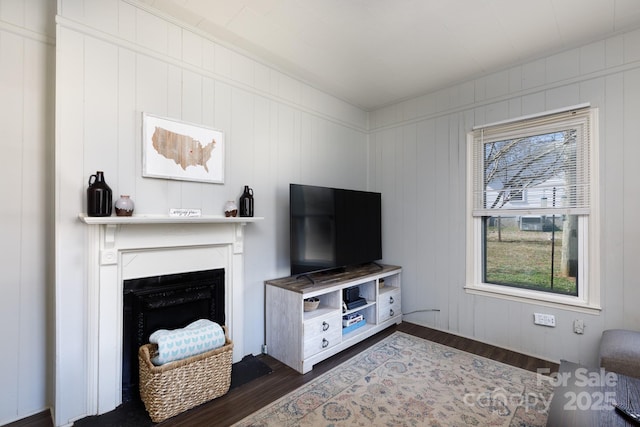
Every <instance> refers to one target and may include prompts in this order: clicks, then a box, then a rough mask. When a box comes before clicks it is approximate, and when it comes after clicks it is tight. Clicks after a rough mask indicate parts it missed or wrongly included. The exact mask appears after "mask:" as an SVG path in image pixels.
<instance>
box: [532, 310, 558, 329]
mask: <svg viewBox="0 0 640 427" xmlns="http://www.w3.org/2000/svg"><path fill="white" fill-rule="evenodd" d="M533 323H535V324H536V325H542V326H549V327H551V328H555V327H556V316H554V315H553V314H543V313H533Z"/></svg>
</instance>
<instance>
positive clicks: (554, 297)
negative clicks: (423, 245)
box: [464, 283, 602, 314]
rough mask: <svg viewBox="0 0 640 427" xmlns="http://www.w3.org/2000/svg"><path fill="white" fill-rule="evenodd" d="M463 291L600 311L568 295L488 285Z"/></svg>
mask: <svg viewBox="0 0 640 427" xmlns="http://www.w3.org/2000/svg"><path fill="white" fill-rule="evenodd" d="M464 289H465V292H466V293H468V294H473V295H483V296H487V297H492V298H500V299H504V300H508V301H517V302H524V303H529V304H537V305H543V306H546V307H554V308H559V309H563V310H571V311H578V312H581V313H587V314H600V311H601V310H602V308H601V307H600V306H599V305H594V304H589V303H588V302H587V301H584V300H582V299H580V298H578V297H573V296H569V295H559V294H551V293H548V292H541V291H532V290H529V289H519V288H511V287H508V286H500V285H490V284H486V283H483V284H478V285H467V286H465V287H464Z"/></svg>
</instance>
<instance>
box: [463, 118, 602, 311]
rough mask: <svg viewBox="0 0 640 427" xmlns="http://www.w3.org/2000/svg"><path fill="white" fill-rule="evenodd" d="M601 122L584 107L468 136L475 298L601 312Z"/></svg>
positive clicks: (470, 285) (470, 275) (470, 270)
mask: <svg viewBox="0 0 640 427" xmlns="http://www.w3.org/2000/svg"><path fill="white" fill-rule="evenodd" d="M597 122H598V111H597V109H595V108H589V107H588V106H579V107H574V108H570V109H565V110H561V111H554V112H548V113H544V114H541V115H537V116H530V117H525V118H520V119H516V120H510V121H506V122H500V123H495V124H490V125H486V126H481V127H477V128H474V130H473V131H472V132H470V133H469V134H468V136H467V140H468V153H467V154H468V177H469V178H468V183H467V197H468V203H467V205H468V211H469V212H468V218H467V219H468V227H467V283H466V287H465V289H466V290H467V292H470V293H479V294H485V295H492V296H496V297H500V298H508V299H516V300H526V301H531V300H535V301H538V302H545V303H548V304H552V305H554V304H557V305H561V306H563V307H564V306H570V307H575V308H576V309H583V310H586V311H591V310H598V309H599V304H600V300H599V295H600V292H599V280H598V277H599V269H598V246H599V245H598V238H599V233H598V229H599V224H598V216H599V215H598V193H597V189H598V184H597V182H598V181H597V179H598V170H597V142H598V141H597V140H598V133H597Z"/></svg>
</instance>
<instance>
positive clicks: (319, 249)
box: [289, 184, 382, 275]
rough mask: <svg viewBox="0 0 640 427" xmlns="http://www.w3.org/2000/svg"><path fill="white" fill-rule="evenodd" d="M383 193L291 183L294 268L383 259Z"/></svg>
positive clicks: (296, 271) (298, 270)
mask: <svg viewBox="0 0 640 427" xmlns="http://www.w3.org/2000/svg"><path fill="white" fill-rule="evenodd" d="M381 208H382V196H381V194H380V193H375V192H369V191H357V190H347V189H339V188H329V187H318V186H312V185H301V184H290V186H289V210H290V227H291V230H290V237H291V245H290V254H291V274H292V275H295V274H302V273H309V272H313V271H321V270H328V269H334V268H339V267H347V266H351V265H359V264H365V263H369V262H373V261H377V260H380V259H382V212H381V211H382V209H381Z"/></svg>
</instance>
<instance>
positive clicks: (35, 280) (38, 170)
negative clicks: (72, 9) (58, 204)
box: [0, 0, 55, 425]
mask: <svg viewBox="0 0 640 427" xmlns="http://www.w3.org/2000/svg"><path fill="white" fill-rule="evenodd" d="M54 13H55V4H51V3H50V2H45V1H44V0H43V1H32V2H18V1H2V2H0V82H2V84H1V85H0V99H2V101H3V102H2V105H1V106H0V112H1V114H0V129H2V134H3V137H2V139H0V150H1V151H2V158H3V160H5V161H4V164H3V167H2V172H0V194H2V198H3V200H5V201H6V203H5V204H6V208H5V209H4V210H3V217H2V218H3V221H2V224H1V225H0V235H1V236H2V242H1V243H0V254H2V259H1V260H0V271H2V276H1V278H0V289H2V292H3V294H2V301H0V324H1V325H2V326H1V327H0V336H1V337H2V342H3V351H2V356H0V378H1V380H0V396H1V398H0V424H2V425H4V424H6V423H9V422H12V421H15V420H16V419H20V418H23V417H26V416H28V415H31V414H34V413H37V412H40V411H44V410H45V409H47V408H48V407H49V406H50V400H49V396H47V391H48V389H47V384H48V380H50V379H51V376H50V375H49V373H50V368H51V367H52V364H51V361H50V359H48V356H50V355H51V353H50V352H49V347H48V345H49V344H50V343H51V342H50V341H48V339H47V337H48V336H50V335H51V332H52V330H51V329H50V328H49V327H48V325H50V323H48V321H50V320H51V318H50V317H49V318H48V316H49V314H50V310H51V308H52V304H50V303H49V301H50V298H51V293H50V292H49V290H50V289H51V287H52V284H53V278H52V277H51V276H50V273H51V269H50V266H51V262H52V260H53V258H52V255H51V242H52V235H53V234H52V227H51V226H52V221H51V216H52V202H53V199H52V197H51V194H52V193H51V192H52V186H51V185H50V183H51V173H52V171H53V160H52V159H53V156H52V154H53V150H52V149H53V101H54V98H53V75H54V61H53V58H54V51H55V47H54V44H53V40H54V32H53V31H52V30H53V28H54V26H53V25H52V21H53V16H54ZM23 30H24V31H23Z"/></svg>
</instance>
